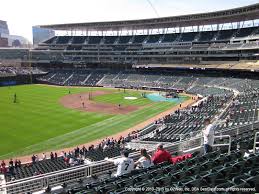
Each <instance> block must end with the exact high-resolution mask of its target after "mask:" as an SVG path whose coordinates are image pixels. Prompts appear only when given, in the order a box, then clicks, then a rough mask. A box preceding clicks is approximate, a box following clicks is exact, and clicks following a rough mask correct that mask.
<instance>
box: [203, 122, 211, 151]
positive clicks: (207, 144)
mask: <svg viewBox="0 0 259 194" xmlns="http://www.w3.org/2000/svg"><path fill="white" fill-rule="evenodd" d="M204 124H205V129H203V130H202V134H203V144H204V154H206V153H209V152H212V145H213V143H214V126H213V125H212V124H211V121H210V119H209V118H208V119H205V121H204Z"/></svg>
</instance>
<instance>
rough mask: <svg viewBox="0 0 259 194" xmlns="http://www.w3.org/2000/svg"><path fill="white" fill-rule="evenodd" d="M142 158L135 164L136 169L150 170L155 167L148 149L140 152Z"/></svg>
mask: <svg viewBox="0 0 259 194" xmlns="http://www.w3.org/2000/svg"><path fill="white" fill-rule="evenodd" d="M140 154H141V157H140V158H139V159H138V161H137V162H135V165H136V168H148V167H150V166H152V165H153V163H152V161H151V156H150V155H149V154H148V153H147V150H146V149H141V150H140Z"/></svg>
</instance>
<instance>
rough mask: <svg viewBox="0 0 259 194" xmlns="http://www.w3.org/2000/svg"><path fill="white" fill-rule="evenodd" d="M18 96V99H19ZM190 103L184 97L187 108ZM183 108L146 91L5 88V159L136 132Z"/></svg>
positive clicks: (0, 92)
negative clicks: (145, 94)
mask: <svg viewBox="0 0 259 194" xmlns="http://www.w3.org/2000/svg"><path fill="white" fill-rule="evenodd" d="M15 96H16V97H15ZM188 98H189V97H187V96H181V97H180V99H181V102H184V101H185V100H187V99H188ZM176 104H177V103H173V102H153V101H151V100H149V99H147V98H144V97H143V92H142V91H134V90H125V91H124V90H122V89H121V90H119V89H109V88H76V87H73V88H71V87H70V88H68V87H53V86H47V85H22V86H11V87H0V159H5V158H11V157H13V158H14V157H17V156H24V155H30V154H32V153H40V152H43V151H50V150H57V149H62V148H66V147H71V146H76V145H79V144H82V143H87V142H91V141H93V140H96V139H100V138H104V137H106V136H110V135H112V134H116V133H118V132H121V131H124V130H126V129H128V128H131V127H133V126H135V125H137V124H139V123H141V122H143V121H145V120H147V119H149V118H152V117H154V116H155V115H157V114H159V113H161V112H164V111H166V110H168V109H170V108H172V107H173V106H175V105H176Z"/></svg>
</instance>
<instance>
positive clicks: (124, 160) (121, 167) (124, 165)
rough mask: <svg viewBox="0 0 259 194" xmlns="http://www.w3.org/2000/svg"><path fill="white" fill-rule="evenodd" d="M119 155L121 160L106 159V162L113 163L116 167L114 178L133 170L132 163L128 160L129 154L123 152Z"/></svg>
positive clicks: (131, 160)
mask: <svg viewBox="0 0 259 194" xmlns="http://www.w3.org/2000/svg"><path fill="white" fill-rule="evenodd" d="M121 155H122V157H121V158H118V159H115V160H113V159H109V158H106V160H107V161H109V162H113V163H114V165H115V166H117V172H116V173H115V174H114V176H115V177H118V176H121V175H123V174H127V173H130V172H131V171H132V170H133V169H134V161H133V159H131V158H129V152H128V151H126V150H124V151H122V152H121Z"/></svg>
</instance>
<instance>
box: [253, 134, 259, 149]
mask: <svg viewBox="0 0 259 194" xmlns="http://www.w3.org/2000/svg"><path fill="white" fill-rule="evenodd" d="M258 135H259V132H256V133H255V138H254V147H253V152H254V153H255V152H256V145H257V144H259V141H256V140H257V137H258Z"/></svg>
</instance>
